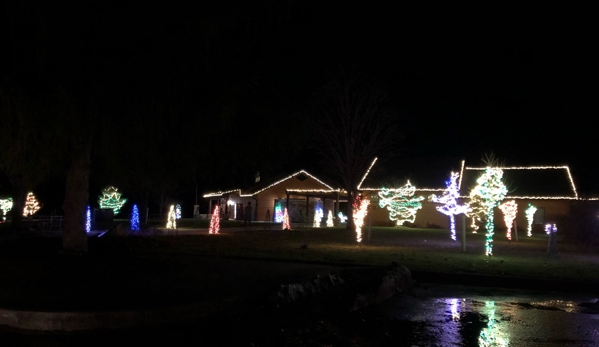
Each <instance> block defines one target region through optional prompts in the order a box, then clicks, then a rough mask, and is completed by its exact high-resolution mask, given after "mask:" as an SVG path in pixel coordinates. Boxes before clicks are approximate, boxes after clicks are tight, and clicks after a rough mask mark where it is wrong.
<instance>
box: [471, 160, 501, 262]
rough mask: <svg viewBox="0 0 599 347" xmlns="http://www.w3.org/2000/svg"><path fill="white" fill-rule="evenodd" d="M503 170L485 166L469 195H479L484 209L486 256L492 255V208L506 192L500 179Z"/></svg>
mask: <svg viewBox="0 0 599 347" xmlns="http://www.w3.org/2000/svg"><path fill="white" fill-rule="evenodd" d="M502 178H503V170H502V169H500V168H497V167H487V168H486V169H485V171H484V172H483V173H482V175H480V177H479V178H478V179H477V180H476V182H477V186H476V187H474V189H472V191H471V192H470V196H471V197H472V196H480V197H481V198H482V206H483V208H484V210H485V227H486V229H487V235H486V240H485V251H486V252H485V253H486V255H487V256H491V255H493V234H494V228H495V227H494V225H493V208H495V206H497V205H498V204H499V202H500V201H501V200H503V199H504V198H505V196H506V194H507V188H506V186H505V184H503V182H502V181H501V179H502Z"/></svg>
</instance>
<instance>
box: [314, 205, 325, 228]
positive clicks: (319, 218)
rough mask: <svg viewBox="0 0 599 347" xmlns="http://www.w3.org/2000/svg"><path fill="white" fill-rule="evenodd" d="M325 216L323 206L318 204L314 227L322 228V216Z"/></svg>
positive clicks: (315, 211)
mask: <svg viewBox="0 0 599 347" xmlns="http://www.w3.org/2000/svg"><path fill="white" fill-rule="evenodd" d="M323 217H324V212H323V211H322V207H320V206H317V207H316V209H315V210H314V222H313V225H312V226H313V227H314V228H320V223H321V222H322V218H323Z"/></svg>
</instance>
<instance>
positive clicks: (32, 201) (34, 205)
mask: <svg viewBox="0 0 599 347" xmlns="http://www.w3.org/2000/svg"><path fill="white" fill-rule="evenodd" d="M39 209H40V205H39V202H38V201H37V199H36V198H35V195H33V193H31V192H29V193H27V198H26V200H25V207H24V208H23V217H27V216H31V215H33V214H34V213H36V212H37V211H38V210H39Z"/></svg>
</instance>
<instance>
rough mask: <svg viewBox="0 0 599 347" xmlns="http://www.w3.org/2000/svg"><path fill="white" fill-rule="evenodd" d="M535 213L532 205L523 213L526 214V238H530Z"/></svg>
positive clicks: (535, 210) (535, 209)
mask: <svg viewBox="0 0 599 347" xmlns="http://www.w3.org/2000/svg"><path fill="white" fill-rule="evenodd" d="M535 212H537V208H536V207H535V206H534V205H533V204H530V203H529V204H528V207H527V208H526V211H525V212H524V213H525V214H526V220H527V222H528V228H527V236H528V237H531V236H532V222H533V221H534V217H535Z"/></svg>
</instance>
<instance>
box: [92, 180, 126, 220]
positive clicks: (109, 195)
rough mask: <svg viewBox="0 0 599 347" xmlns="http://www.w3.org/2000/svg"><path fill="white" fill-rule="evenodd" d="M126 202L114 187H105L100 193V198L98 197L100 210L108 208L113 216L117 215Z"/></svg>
mask: <svg viewBox="0 0 599 347" xmlns="http://www.w3.org/2000/svg"><path fill="white" fill-rule="evenodd" d="M126 202H127V199H123V197H122V195H121V193H119V190H118V189H117V188H115V187H107V188H104V190H103V191H102V196H100V197H99V200H98V204H99V205H100V208H109V209H112V210H113V211H114V215H115V216H116V215H117V214H119V212H120V210H121V207H123V205H124V204H125V203H126Z"/></svg>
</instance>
